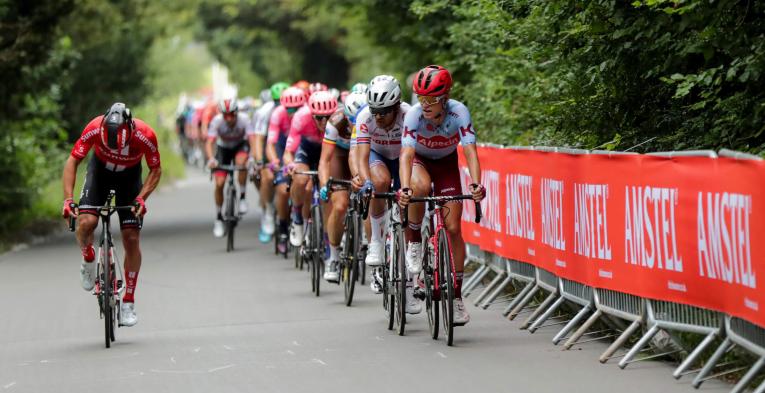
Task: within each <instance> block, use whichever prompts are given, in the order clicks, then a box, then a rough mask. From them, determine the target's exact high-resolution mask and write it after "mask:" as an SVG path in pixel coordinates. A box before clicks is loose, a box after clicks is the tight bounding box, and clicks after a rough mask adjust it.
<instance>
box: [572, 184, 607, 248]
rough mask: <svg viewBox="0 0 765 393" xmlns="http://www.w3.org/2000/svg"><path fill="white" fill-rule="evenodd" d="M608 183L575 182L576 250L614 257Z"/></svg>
mask: <svg viewBox="0 0 765 393" xmlns="http://www.w3.org/2000/svg"><path fill="white" fill-rule="evenodd" d="M607 202H608V184H586V183H585V184H579V183H574V253H576V254H579V255H583V256H586V257H588V258H598V259H604V260H608V261H610V260H611V243H610V242H609V241H608V210H607V209H606V206H607Z"/></svg>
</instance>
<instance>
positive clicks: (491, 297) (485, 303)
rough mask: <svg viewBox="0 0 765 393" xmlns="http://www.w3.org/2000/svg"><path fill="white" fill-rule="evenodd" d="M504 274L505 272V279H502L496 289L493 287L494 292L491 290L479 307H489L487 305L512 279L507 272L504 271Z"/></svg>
mask: <svg viewBox="0 0 765 393" xmlns="http://www.w3.org/2000/svg"><path fill="white" fill-rule="evenodd" d="M504 274H505V279H504V280H503V281H502V283H500V284H499V286H498V287H497V288H496V289H494V292H492V293H491V294H490V295H489V296H488V297H487V298H486V300H484V302H483V304H482V305H481V308H483V309H484V310H485V309H487V308H489V306H490V305H491V304H492V303H493V302H494V300H495V299H496V298H497V296H499V294H501V293H502V291H504V290H505V288H506V287H507V286H508V285H510V282H512V281H513V279H512V278H510V276H508V275H507V273H504Z"/></svg>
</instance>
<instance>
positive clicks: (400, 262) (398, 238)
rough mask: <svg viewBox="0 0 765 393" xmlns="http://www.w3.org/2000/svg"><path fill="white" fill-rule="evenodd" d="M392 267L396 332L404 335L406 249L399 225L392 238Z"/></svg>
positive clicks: (402, 232)
mask: <svg viewBox="0 0 765 393" xmlns="http://www.w3.org/2000/svg"><path fill="white" fill-rule="evenodd" d="M393 240H394V242H393V250H392V251H393V253H392V255H393V256H395V258H393V260H394V262H393V266H392V267H393V268H394V269H395V273H394V274H395V276H396V278H395V279H394V281H393V282H394V283H395V286H396V290H395V291H394V292H395V294H396V323H397V325H396V326H397V329H396V333H398V335H399V336H403V335H404V331H405V327H406V263H404V260H405V259H404V258H405V256H406V249H405V248H404V231H403V230H402V229H401V227H400V226H398V225H396V227H395V232H394V238H393Z"/></svg>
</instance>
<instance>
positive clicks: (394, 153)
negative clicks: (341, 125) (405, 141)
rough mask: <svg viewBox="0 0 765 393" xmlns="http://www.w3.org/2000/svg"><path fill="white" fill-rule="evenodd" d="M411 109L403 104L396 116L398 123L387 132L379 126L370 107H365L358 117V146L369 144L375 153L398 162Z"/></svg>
mask: <svg viewBox="0 0 765 393" xmlns="http://www.w3.org/2000/svg"><path fill="white" fill-rule="evenodd" d="M410 108H411V107H410V106H409V104H407V103H406V102H402V103H401V107H400V109H399V111H398V114H397V115H396V121H394V122H393V125H392V126H391V127H390V128H389V129H387V130H386V129H384V128H381V127H379V126H378V125H377V122H376V121H375V117H374V115H372V112H370V111H369V107H365V108H364V109H362V110H361V112H359V114H358V115H357V116H356V144H358V145H363V144H368V145H370V146H369V147H370V149H372V150H374V152H375V153H377V154H379V155H381V156H383V157H385V158H386V159H388V160H397V159H398V157H399V156H400V155H401V138H402V134H403V131H404V118H405V117H406V114H407V112H408V111H409V109H410Z"/></svg>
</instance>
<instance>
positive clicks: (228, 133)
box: [205, 98, 255, 237]
mask: <svg viewBox="0 0 765 393" xmlns="http://www.w3.org/2000/svg"><path fill="white" fill-rule="evenodd" d="M218 110H219V111H220V113H219V114H217V115H216V116H215V117H214V118H213V119H212V121H211V122H210V126H209V127H208V128H207V144H206V145H205V152H206V153H207V157H208V158H207V166H208V167H209V168H212V169H214V168H215V167H217V166H218V165H237V166H244V165H245V164H246V163H247V159H248V156H249V153H250V152H251V151H252V152H253V154H254V150H255V132H254V131H253V129H252V122H250V118H249V117H248V116H247V115H246V114H244V113H239V105H238V103H237V102H236V99H234V98H226V99H223V100H221V101H220V103H219V104H218ZM214 145H215V146H216V147H217V148H216V153H215V155H213V146H214ZM227 176H228V172H227V171H225V170H215V194H214V195H215V212H216V218H215V224H214V226H213V235H215V237H222V236H223V235H224V229H223V214H222V212H221V210H222V207H223V185H224V184H225V183H226V177H227ZM238 180H239V213H241V214H244V213H247V209H248V205H247V199H246V191H247V172H246V171H239V179H238Z"/></svg>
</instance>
